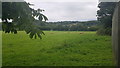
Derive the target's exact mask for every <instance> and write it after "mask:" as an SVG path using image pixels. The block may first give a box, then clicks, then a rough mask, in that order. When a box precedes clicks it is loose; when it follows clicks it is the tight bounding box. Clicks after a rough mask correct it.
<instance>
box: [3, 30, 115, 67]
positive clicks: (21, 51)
mask: <svg viewBox="0 0 120 68" xmlns="http://www.w3.org/2000/svg"><path fill="white" fill-rule="evenodd" d="M45 34H46V35H43V36H42V37H43V39H42V40H40V39H39V38H38V39H30V38H29V37H28V35H27V34H25V32H18V34H16V35H14V34H5V33H3V38H2V40H3V66H113V65H114V64H113V56H112V45H111V37H110V36H98V35H96V33H95V32H82V33H81V32H77V31H76V32H74V31H70V32H69V31H45Z"/></svg>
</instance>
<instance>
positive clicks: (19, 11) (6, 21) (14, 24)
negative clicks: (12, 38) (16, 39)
mask: <svg viewBox="0 0 120 68" xmlns="http://www.w3.org/2000/svg"><path fill="white" fill-rule="evenodd" d="M30 5H31V4H29V3H26V2H2V30H3V31H4V32H5V33H10V32H11V33H14V34H16V33H17V31H18V30H19V29H22V30H24V31H26V33H27V34H29V37H30V38H33V37H34V38H36V37H37V36H38V37H39V38H41V34H44V33H43V31H42V30H40V29H39V28H38V26H37V25H35V24H34V22H35V20H36V19H35V18H38V20H39V21H40V22H44V21H46V20H48V19H47V17H46V16H44V15H43V14H42V13H41V12H42V11H44V10H41V9H37V10H34V9H32V8H30ZM10 20H11V21H10Z"/></svg>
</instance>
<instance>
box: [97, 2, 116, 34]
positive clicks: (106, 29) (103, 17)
mask: <svg viewBox="0 0 120 68" xmlns="http://www.w3.org/2000/svg"><path fill="white" fill-rule="evenodd" d="M116 4H117V2H100V3H99V5H98V8H99V10H98V11H97V19H98V21H99V22H100V23H101V25H102V27H101V28H100V30H99V32H98V34H103V35H111V28H112V16H113V13H114V9H115V7H116Z"/></svg>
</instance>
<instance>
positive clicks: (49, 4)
mask: <svg viewBox="0 0 120 68" xmlns="http://www.w3.org/2000/svg"><path fill="white" fill-rule="evenodd" d="M26 1H27V2H30V3H32V4H34V6H33V8H34V9H38V8H40V9H44V10H45V11H44V12H42V13H43V14H44V15H46V16H47V17H48V19H49V21H86V20H96V14H97V12H96V11H97V9H98V8H97V5H98V0H81V1H80V0H49V1H47V0H26Z"/></svg>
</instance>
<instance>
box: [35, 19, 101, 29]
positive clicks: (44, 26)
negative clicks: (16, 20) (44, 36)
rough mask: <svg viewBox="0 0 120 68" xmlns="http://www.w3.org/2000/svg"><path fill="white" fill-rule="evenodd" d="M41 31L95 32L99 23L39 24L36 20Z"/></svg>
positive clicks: (67, 22)
mask: <svg viewBox="0 0 120 68" xmlns="http://www.w3.org/2000/svg"><path fill="white" fill-rule="evenodd" d="M36 24H37V25H39V29H41V30H51V31H96V30H98V28H99V25H98V24H99V23H98V21H96V20H93V21H83V22H81V21H58V22H42V23H41V22H39V21H38V20H36Z"/></svg>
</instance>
